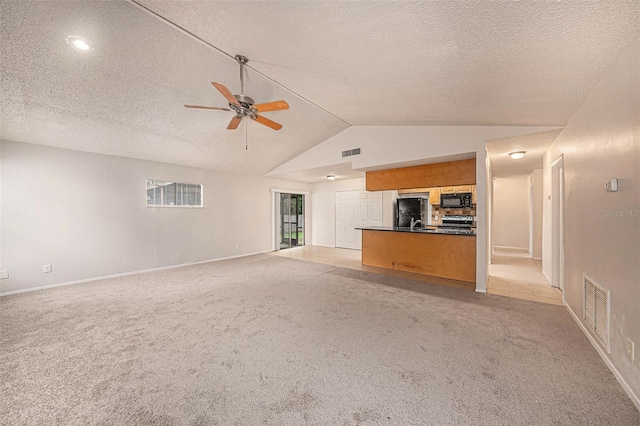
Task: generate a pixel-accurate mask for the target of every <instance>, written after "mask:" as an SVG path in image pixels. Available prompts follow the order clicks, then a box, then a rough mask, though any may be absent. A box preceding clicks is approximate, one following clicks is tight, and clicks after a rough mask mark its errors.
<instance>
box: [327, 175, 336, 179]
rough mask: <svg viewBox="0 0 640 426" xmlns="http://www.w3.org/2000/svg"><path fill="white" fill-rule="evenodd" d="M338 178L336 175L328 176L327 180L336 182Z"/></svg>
mask: <svg viewBox="0 0 640 426" xmlns="http://www.w3.org/2000/svg"><path fill="white" fill-rule="evenodd" d="M335 178H336V175H327V179H329V180H334V179H335Z"/></svg>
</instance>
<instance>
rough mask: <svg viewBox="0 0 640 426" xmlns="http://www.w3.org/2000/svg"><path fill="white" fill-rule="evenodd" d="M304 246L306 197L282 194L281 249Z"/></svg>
mask: <svg viewBox="0 0 640 426" xmlns="http://www.w3.org/2000/svg"><path fill="white" fill-rule="evenodd" d="M303 245H304V195H302V194H282V193H281V194H280V249H286V248H291V247H296V246H303Z"/></svg>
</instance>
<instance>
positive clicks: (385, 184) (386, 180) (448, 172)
mask: <svg viewBox="0 0 640 426" xmlns="http://www.w3.org/2000/svg"><path fill="white" fill-rule="evenodd" d="M366 179H367V191H386V190H393V189H400V188H427V187H428V188H431V187H439V186H442V185H450V184H454V185H472V184H474V183H476V159H475V158H470V159H468V160H460V161H449V162H445V163H434V164H425V165H422V166H411V167H401V168H398V169H388V170H376V171H371V172H367V178H366Z"/></svg>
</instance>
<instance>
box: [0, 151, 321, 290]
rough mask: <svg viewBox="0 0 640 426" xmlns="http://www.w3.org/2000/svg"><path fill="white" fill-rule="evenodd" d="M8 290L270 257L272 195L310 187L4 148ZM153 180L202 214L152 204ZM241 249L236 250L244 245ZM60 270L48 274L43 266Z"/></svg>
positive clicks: (3, 210) (129, 161) (3, 216)
mask: <svg viewBox="0 0 640 426" xmlns="http://www.w3.org/2000/svg"><path fill="white" fill-rule="evenodd" d="M0 144H1V145H0V146H1V147H2V148H1V149H2V157H1V169H0V170H1V180H2V185H3V191H2V194H1V197H2V198H1V200H0V203H1V221H2V222H1V226H0V230H1V235H0V240H1V241H2V247H1V249H0V250H1V256H2V257H1V259H2V264H1V265H0V268H1V269H7V270H9V274H10V278H9V279H7V280H2V281H0V292H2V293H6V292H11V291H17V290H24V289H29V288H35V287H41V286H46V285H53V284H59V283H66V282H71V281H76V280H84V279H90V278H94V277H101V276H108V275H113V274H119V273H125V272H131V271H138V270H145V269H151V268H158V267H165V266H171V265H179V264H187V263H192V262H197V261H204V260H211V259H219V258H224V257H230V256H238V255H242V254H247V253H255V252H262V251H268V250H270V248H271V226H272V225H271V223H272V222H271V192H270V189H271V188H292V189H298V190H301V191H308V190H309V189H310V185H308V184H302V183H296V182H290V181H282V180H278V179H271V178H260V177H252V176H248V175H241V174H233V173H221V172H213V171H210V170H204V169H197V168H189V167H183V166H176V165H170V164H163V163H155V162H150V161H142V160H134V159H128V158H122V157H114V156H107V155H100V154H91V153H86V152H80V151H72V150H64V149H57V148H50V147H44V146H39V145H31V144H23V143H15V142H8V141H2V142H0ZM146 179H157V180H167V181H177V182H187V183H202V184H203V185H204V206H205V207H204V208H202V209H184V208H148V207H146V182H145V180H146ZM237 243H238V244H239V245H240V247H239V248H236V244H237ZM45 264H51V265H53V272H52V273H49V274H44V273H43V265H45Z"/></svg>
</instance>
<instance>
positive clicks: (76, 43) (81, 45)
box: [67, 36, 93, 52]
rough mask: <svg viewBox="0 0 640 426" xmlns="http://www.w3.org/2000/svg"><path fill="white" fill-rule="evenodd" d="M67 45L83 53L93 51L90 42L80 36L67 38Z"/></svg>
mask: <svg viewBox="0 0 640 426" xmlns="http://www.w3.org/2000/svg"><path fill="white" fill-rule="evenodd" d="M67 44H68V45H69V46H71V47H73V48H75V49H78V50H81V51H83V52H90V51H92V50H93V46H92V45H91V43H90V42H89V40H87V39H84V38H82V37H79V36H69V37H67Z"/></svg>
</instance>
